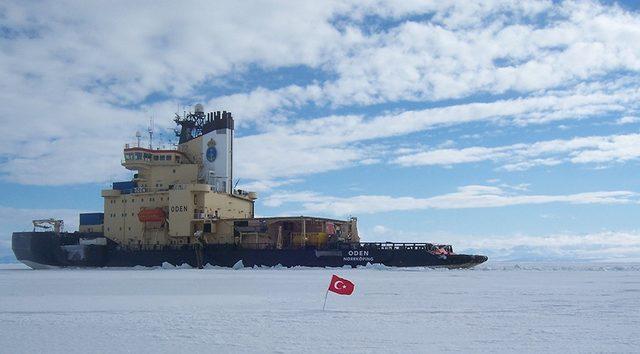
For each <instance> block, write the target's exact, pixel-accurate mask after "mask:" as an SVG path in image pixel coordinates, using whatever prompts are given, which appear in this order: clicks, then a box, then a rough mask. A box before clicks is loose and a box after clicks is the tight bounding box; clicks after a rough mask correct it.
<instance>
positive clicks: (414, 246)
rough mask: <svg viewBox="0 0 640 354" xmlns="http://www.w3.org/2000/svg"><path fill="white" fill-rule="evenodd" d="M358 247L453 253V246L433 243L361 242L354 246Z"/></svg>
mask: <svg viewBox="0 0 640 354" xmlns="http://www.w3.org/2000/svg"><path fill="white" fill-rule="evenodd" d="M354 246H356V247H358V246H359V247H364V248H375V249H383V250H426V251H435V250H437V249H439V248H444V249H445V250H447V251H448V252H452V247H451V245H438V244H433V243H413V242H402V243H400V242H361V243H360V244H354Z"/></svg>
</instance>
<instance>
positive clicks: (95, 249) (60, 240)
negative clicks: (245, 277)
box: [12, 232, 487, 269]
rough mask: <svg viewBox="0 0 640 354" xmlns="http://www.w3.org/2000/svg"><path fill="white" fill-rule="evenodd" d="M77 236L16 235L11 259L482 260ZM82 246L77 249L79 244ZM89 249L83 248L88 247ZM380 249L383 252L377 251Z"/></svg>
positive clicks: (463, 263)
mask: <svg viewBox="0 0 640 354" xmlns="http://www.w3.org/2000/svg"><path fill="white" fill-rule="evenodd" d="M94 239H102V240H106V239H104V238H101V237H99V236H96V235H83V234H79V233H73V234H63V235H57V234H54V233H48V232H16V233H14V234H13V238H12V248H13V251H14V254H15V256H16V258H17V259H18V260H19V261H21V262H22V263H24V264H26V265H28V266H30V267H32V268H36V269H41V268H51V267H134V266H145V267H157V266H162V265H164V264H167V263H168V264H172V265H183V264H188V265H190V266H192V267H202V266H204V265H207V264H209V265H212V266H222V267H233V266H234V265H236V264H237V263H238V262H239V261H242V264H243V266H245V267H253V266H267V267H273V266H277V265H281V266H284V267H294V266H304V267H343V266H351V267H356V266H362V265H366V264H368V263H369V264H383V265H385V266H389V267H446V268H469V267H473V266H475V265H478V264H480V263H483V262H485V261H486V260H487V257H485V256H479V255H462V254H461V255H458V254H449V255H435V254H432V253H430V252H427V251H426V250H425V249H422V248H419V247H394V245H396V244H375V246H374V245H373V244H366V243H361V244H360V243H357V244H341V245H338V246H336V248H334V249H322V250H319V249H315V248H311V247H308V248H303V249H248V248H242V247H237V246H235V245H204V246H199V245H188V246H180V247H162V246H156V247H145V248H142V247H140V248H135V249H134V248H122V247H119V246H117V245H116V244H115V243H113V242H106V245H97V244H93V243H92V242H91V240H94ZM83 242H84V243H85V244H82V243H83ZM87 243H88V244H87ZM381 245H382V246H381Z"/></svg>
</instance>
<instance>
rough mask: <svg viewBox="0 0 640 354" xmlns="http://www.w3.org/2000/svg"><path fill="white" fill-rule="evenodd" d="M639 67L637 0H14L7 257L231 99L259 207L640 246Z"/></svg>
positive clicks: (504, 255) (0, 217) (516, 247)
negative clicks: (148, 151) (133, 146)
mask: <svg viewBox="0 0 640 354" xmlns="http://www.w3.org/2000/svg"><path fill="white" fill-rule="evenodd" d="M639 78H640V4H639V3H637V2H635V1H575V2H574V1H515V0H514V1H506V0H505V1H502V0H483V1H472V0H470V1H408V0H403V1H353V2H352V1H343V0H341V1H322V2H320V1H278V2H270V1H244V2H235V1H217V2H215V3H214V2H207V1H202V2H196V1H186V2H168V1H167V2H162V1H137V2H127V1H122V2H118V1H113V2H95V3H94V2H90V1H82V2H80V1H78V2H73V1H56V2H40V1H30V2H25V1H11V0H9V1H3V2H2V3H1V4H0V123H2V126H3V127H4V128H3V132H4V133H3V139H1V140H0V260H5V261H10V260H11V259H12V253H11V249H10V247H11V245H10V244H11V241H10V239H11V232H12V231H17V230H18V231H21V230H28V229H30V227H31V224H30V221H31V219H34V218H42V217H56V218H63V219H64V220H65V223H66V225H67V228H68V229H69V230H73V229H74V228H77V224H78V217H77V214H78V213H80V212H87V211H101V210H102V200H101V197H100V190H102V189H107V188H109V187H110V183H111V182H114V181H123V180H127V179H130V178H131V173H130V172H129V171H126V170H125V169H124V168H123V167H122V166H121V165H120V159H121V158H122V148H123V146H124V144H125V143H130V142H133V141H134V140H135V132H136V131H141V132H146V131H147V129H148V126H149V120H150V118H153V119H154V130H155V137H154V142H155V146H158V147H161V146H165V147H171V146H172V144H173V143H175V142H176V141H175V140H176V139H175V137H174V133H173V128H174V126H173V121H172V118H173V116H174V113H175V112H176V111H177V112H183V111H185V110H186V111H188V110H190V109H192V107H193V106H194V105H195V104H196V103H202V104H203V105H204V106H205V110H207V111H214V110H227V111H231V112H232V113H233V116H234V118H235V120H236V135H235V137H236V138H235V143H234V148H235V157H234V163H235V166H234V177H236V178H237V179H239V181H238V188H241V189H246V190H255V191H257V192H259V195H260V199H259V200H258V201H257V204H256V209H257V214H258V215H260V216H268V215H303V214H304V215H318V216H327V217H336V218H347V217H349V216H357V217H358V221H359V230H360V234H361V237H362V238H363V240H366V241H411V242H438V243H451V244H453V245H454V249H455V250H458V251H466V252H481V253H484V254H488V255H489V256H490V257H492V259H509V260H554V259H562V260H576V261H581V260H590V261H632V260H640V218H639V217H638V214H639V211H640V210H639V209H640V208H639V206H640V204H639V203H640V180H639V179H638V172H640V168H639V167H640V166H639V163H638V162H639V158H640V129H639V128H640V112H639V110H640V85H639V84H638V82H639V81H638V79H639ZM143 135H144V134H143ZM144 139H146V135H145V137H144V138H143V140H144Z"/></svg>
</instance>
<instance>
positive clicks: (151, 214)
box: [138, 208, 166, 222]
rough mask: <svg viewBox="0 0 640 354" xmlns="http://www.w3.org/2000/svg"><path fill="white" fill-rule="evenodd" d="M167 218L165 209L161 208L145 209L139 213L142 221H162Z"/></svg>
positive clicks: (139, 218)
mask: <svg viewBox="0 0 640 354" xmlns="http://www.w3.org/2000/svg"><path fill="white" fill-rule="evenodd" d="M165 218H166V214H165V213H164V210H162V209H160V208H155V209H143V210H140V212H139V213H138V220H140V222H161V221H164V219H165Z"/></svg>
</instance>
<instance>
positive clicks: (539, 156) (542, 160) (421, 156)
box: [393, 134, 640, 171]
mask: <svg viewBox="0 0 640 354" xmlns="http://www.w3.org/2000/svg"><path fill="white" fill-rule="evenodd" d="M638 158H640V134H626V135H610V136H590V137H579V138H573V139H567V140H562V139H556V140H548V141H541V142H536V143H530V144H514V145H508V146H499V147H480V146H476V147H468V148H461V149H434V150H428V151H421V152H415V153H410V154H404V155H401V156H399V157H397V158H395V159H394V161H393V162H394V163H396V164H399V165H401V166H425V165H445V166H446V165H453V164H459V163H470V162H479V161H489V160H492V161H496V162H500V163H502V168H504V169H505V170H508V171H521V170H526V169H529V168H532V167H535V166H554V165H558V164H561V163H574V164H589V163H590V164H593V163H619V162H625V161H629V160H635V159H638Z"/></svg>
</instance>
